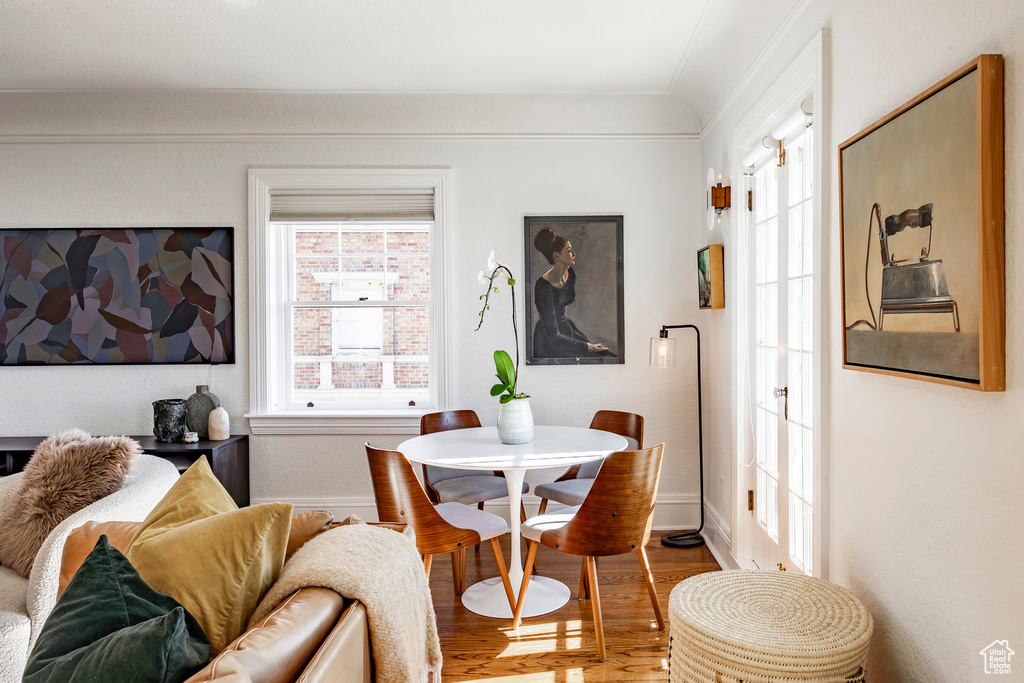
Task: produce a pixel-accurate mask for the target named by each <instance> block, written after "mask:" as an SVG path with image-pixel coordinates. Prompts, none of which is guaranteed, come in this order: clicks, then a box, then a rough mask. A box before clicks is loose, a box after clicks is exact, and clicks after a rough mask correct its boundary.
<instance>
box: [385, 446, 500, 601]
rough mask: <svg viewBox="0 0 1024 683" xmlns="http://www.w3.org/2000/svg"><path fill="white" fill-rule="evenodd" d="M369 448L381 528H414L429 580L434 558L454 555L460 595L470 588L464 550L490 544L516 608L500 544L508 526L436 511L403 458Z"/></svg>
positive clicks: (464, 510) (444, 506)
mask: <svg viewBox="0 0 1024 683" xmlns="http://www.w3.org/2000/svg"><path fill="white" fill-rule="evenodd" d="M365 446H366V457H367V460H369V463H370V479H371V481H372V482H373V497H374V500H375V501H376V504H377V517H378V518H379V519H380V521H382V522H400V523H405V524H409V525H411V526H412V528H413V530H414V531H415V532H416V547H417V549H419V551H420V554H421V555H423V566H424V569H425V570H426V572H427V576H428V577H429V576H430V565H431V563H432V559H433V556H434V555H436V554H438V553H451V555H452V579H453V582H454V584H455V594H456V595H460V594H462V592H463V591H464V590H465V585H466V562H465V557H466V548H469V547H470V546H474V545H477V544H478V543H480V542H481V541H488V540H489V541H490V542H491V549H492V550H493V551H494V559H495V560H497V561H498V572H499V573H500V574H501V582H502V584H503V585H504V586H505V594H506V597H508V602H509V606H510V607H515V597H514V596H513V594H512V584H511V583H510V582H509V578H508V570H507V569H506V567H505V558H504V556H503V555H502V552H501V546H500V545H499V544H498V538H500V537H501V536H503V535H504V534H505V533H507V532H508V524H507V523H506V522H505V520H504V519H503V518H501V517H499V516H497V515H492V514H491V513H489V512H484V511H483V510H478V509H476V508H475V507H472V506H470V505H463V504H462V503H440V504H438V505H432V504H431V502H430V500H428V499H427V494H426V493H425V492H424V491H423V488H422V487H421V486H420V482H419V480H418V479H416V473H415V472H413V469H412V465H411V464H410V463H409V460H408V459H406V457H405V455H403V454H402V453H401V452H399V451H388V450H383V449H380V448H374V447H373V446H371V445H370V444H369V443H367V444H365Z"/></svg>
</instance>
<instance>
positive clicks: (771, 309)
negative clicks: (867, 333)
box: [750, 128, 819, 574]
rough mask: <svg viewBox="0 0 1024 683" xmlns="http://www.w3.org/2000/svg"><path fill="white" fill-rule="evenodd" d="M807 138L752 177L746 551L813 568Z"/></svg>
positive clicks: (813, 324)
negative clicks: (750, 481)
mask: <svg viewBox="0 0 1024 683" xmlns="http://www.w3.org/2000/svg"><path fill="white" fill-rule="evenodd" d="M812 146H813V135H812V132H811V129H810V128H807V129H804V128H800V129H799V130H798V132H797V133H794V134H793V135H791V136H790V138H789V139H787V140H786V141H785V165H783V166H779V165H778V160H777V158H776V157H774V156H773V157H771V158H770V159H768V160H767V162H766V163H763V164H762V165H761V166H760V167H755V171H754V177H753V188H752V189H753V195H752V200H753V209H754V220H753V223H754V239H753V245H752V246H753V253H752V257H753V259H752V260H753V263H754V278H753V283H754V284H753V288H754V291H753V298H752V302H753V306H752V309H753V310H752V313H753V319H752V321H751V323H752V325H751V328H752V331H753V338H752V340H751V344H752V348H751V349H750V351H751V355H750V358H751V359H752V361H753V362H752V363H751V370H752V372H753V377H752V378H751V387H752V390H753V397H752V404H753V405H752V406H751V412H752V415H753V423H754V424H753V425H752V426H753V432H754V454H755V458H754V478H755V479H756V481H755V482H754V486H755V488H754V509H755V517H756V524H754V525H753V547H752V554H753V559H754V562H755V563H756V564H757V565H758V567H760V568H762V569H786V570H790V571H800V572H803V573H806V574H810V573H811V571H812V568H813V557H814V555H813V551H814V548H813V547H812V540H813V538H814V535H813V533H812V530H813V522H814V471H813V464H814V455H815V454H814V445H815V441H816V440H815V438H814V436H815V434H814V430H815V424H814V422H815V420H814V413H815V405H816V404H817V395H816V386H817V384H816V379H815V376H814V367H815V354H816V353H818V352H819V350H818V349H816V348H815V346H814V331H815V329H816V328H817V326H818V320H817V315H818V314H817V311H818V307H817V306H816V302H815V291H816V289H817V288H816V287H815V277H816V274H815V272H814V263H815V258H814V254H815V253H816V249H817V244H816V239H817V231H816V230H815V229H814V191H815V188H814V183H813V180H814V171H813V169H814V164H813V153H814V150H813V149H812Z"/></svg>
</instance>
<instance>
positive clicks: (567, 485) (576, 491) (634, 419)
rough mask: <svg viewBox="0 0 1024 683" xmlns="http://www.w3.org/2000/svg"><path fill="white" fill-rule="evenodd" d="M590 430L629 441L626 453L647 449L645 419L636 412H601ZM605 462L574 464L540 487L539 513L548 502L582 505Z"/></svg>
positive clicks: (546, 507)
mask: <svg viewBox="0 0 1024 683" xmlns="http://www.w3.org/2000/svg"><path fill="white" fill-rule="evenodd" d="M590 428H591V429H600V430H602V431H605V432H611V433H612V434H618V435H619V436H624V437H626V439H628V440H629V443H628V444H627V446H626V450H633V449H636V448H643V447H644V418H643V416H642V415H637V414H636V413H625V412H622V411H619V410H599V411H597V412H596V413H594V419H593V420H591V421H590ZM603 462H604V460H595V461H593V462H587V463H583V464H582V465H573V466H572V467H570V468H569V469H568V470H567V471H566V472H565V474H563V475H562V476H560V477H559V478H558V479H556V480H555V481H553V482H550V483H547V484H538V485H537V488H536V493H537V495H538V496H539V497H540V499H541V500H540V511H539V514H542V515H543V514H544V512H545V511H547V509H548V500H549V499H550V500H553V501H555V502H558V503H562V504H563V505H579V504H581V503H582V502H583V500H584V499H585V498H586V497H587V493H588V492H589V491H590V486H591V485H592V484H593V480H594V477H596V476H597V473H598V472H599V471H600V470H601V465H602V463H603Z"/></svg>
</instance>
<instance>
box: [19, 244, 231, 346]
mask: <svg viewBox="0 0 1024 683" xmlns="http://www.w3.org/2000/svg"><path fill="white" fill-rule="evenodd" d="M233 263H234V241H233V238H232V230H231V228H54V229H35V230H4V229H0V365H114V364H143V363H233V362H234V359H235V354H234V347H235V328H234V294H233V292H234V289H233V288H234V282H233V280H234V266H233Z"/></svg>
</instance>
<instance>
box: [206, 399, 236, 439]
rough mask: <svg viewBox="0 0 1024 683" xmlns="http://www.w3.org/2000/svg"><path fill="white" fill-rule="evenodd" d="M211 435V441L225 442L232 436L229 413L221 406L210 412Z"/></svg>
mask: <svg viewBox="0 0 1024 683" xmlns="http://www.w3.org/2000/svg"><path fill="white" fill-rule="evenodd" d="M209 433H210V440H211V441H223V440H224V439H227V438H229V437H230V436H231V422H230V420H228V411H226V410H224V409H223V408H221V407H219V406H218V407H217V408H214V409H213V410H211V411H210V423H209Z"/></svg>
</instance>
